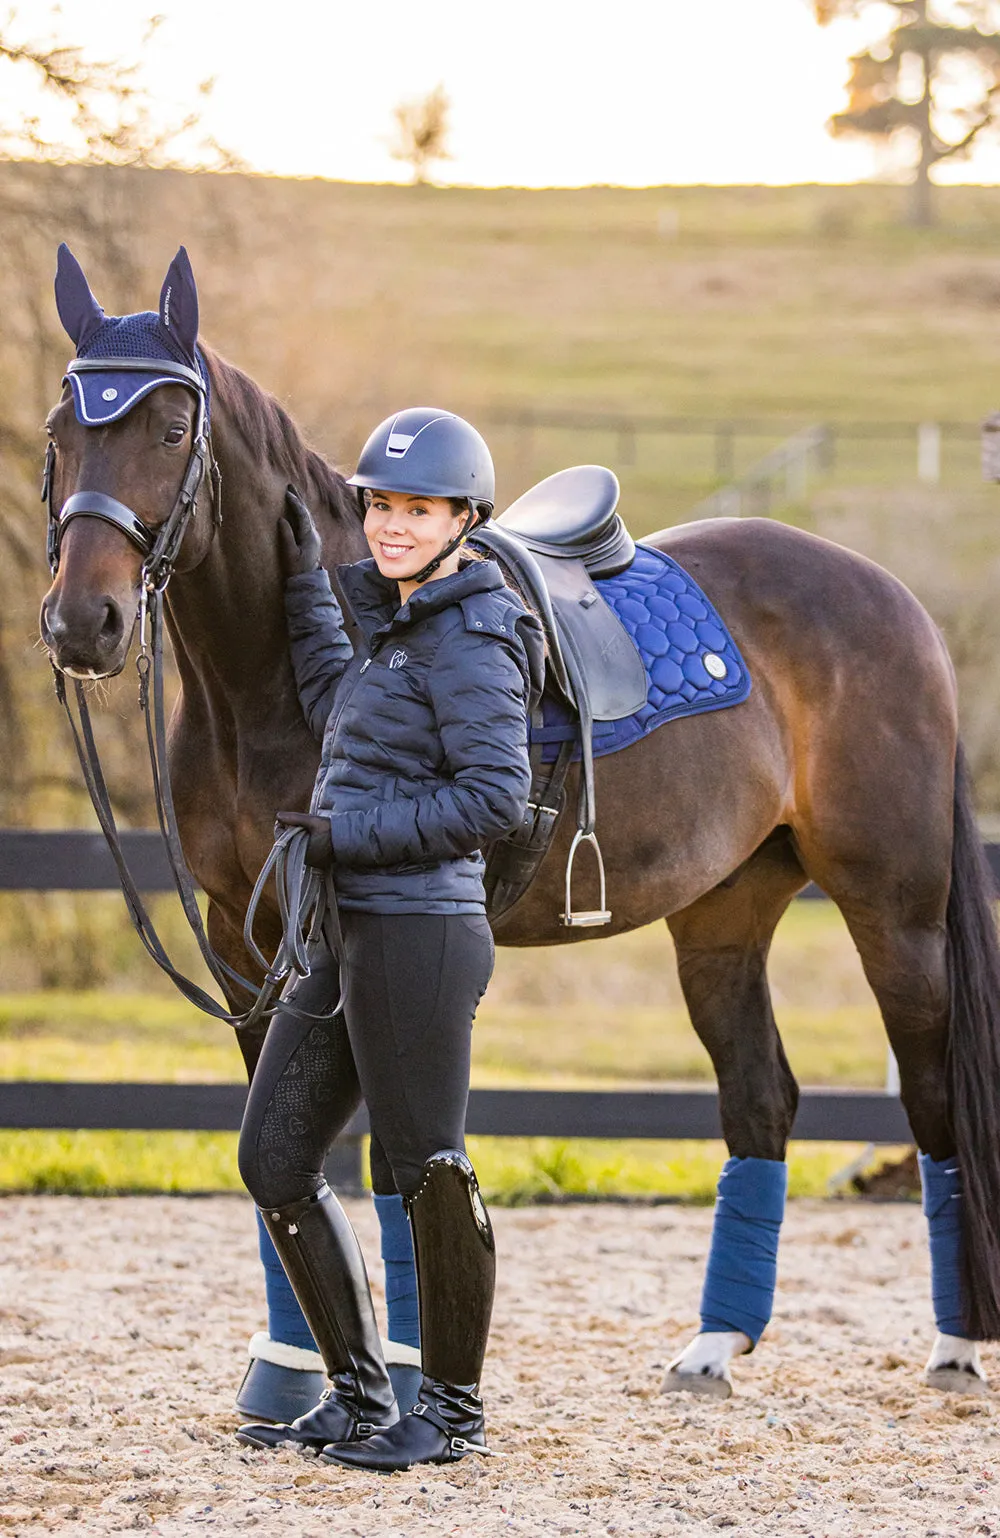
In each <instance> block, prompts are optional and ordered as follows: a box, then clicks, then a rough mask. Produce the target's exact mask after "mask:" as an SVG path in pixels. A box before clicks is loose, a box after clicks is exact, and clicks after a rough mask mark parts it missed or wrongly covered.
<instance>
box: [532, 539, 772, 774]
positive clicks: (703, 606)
mask: <svg viewBox="0 0 1000 1538" xmlns="http://www.w3.org/2000/svg"><path fill="white" fill-rule="evenodd" d="M595 586H596V587H597V589H598V591H599V592H600V594H601V597H602V598H604V599H605V600H606V602H607V603H608V604H610V606H611V608H612V609H614V611H615V613H616V614H617V616H618V618H619V619H620V620H621V622H622V624H623V625H624V627H625V629H626V630H627V631H628V633H629V635H630V636H631V638H632V640H633V642H634V643H635V646H636V648H637V650H638V652H639V655H640V656H641V657H642V661H643V665H644V667H645V669H646V677H647V679H648V683H649V687H648V691H647V694H646V703H645V704H644V705H643V706H642V708H641V709H640V710H637V711H636V713H635V714H634V715H631V716H625V717H624V718H623V719H622V720H620V721H596V722H595V723H594V756H595V758H599V757H601V756H602V755H603V754H605V753H617V752H618V751H619V750H620V749H621V748H627V747H629V746H630V745H631V744H632V743H633V742H638V740H639V738H640V737H645V736H646V735H647V733H649V732H652V731H655V729H656V727H658V726H663V725H664V723H665V722H667V721H673V720H674V719H675V718H676V717H678V716H694V715H698V714H700V712H702V711H706V710H725V709H726V707H727V706H729V705H740V704H742V702H743V701H744V700H745V699H746V697H747V695H748V694H749V693H750V688H751V683H750V674H749V672H748V671H747V667H746V663H745V662H744V661H743V658H742V657H741V656H740V653H739V650H738V648H737V646H736V643H735V641H734V640H733V638H732V636H731V635H730V634H729V631H728V630H727V629H726V626H725V625H724V624H723V622H722V620H721V619H720V617H719V615H718V613H717V611H716V610H715V608H714V607H713V605H712V604H711V603H710V602H709V600H708V599H707V598H706V597H705V594H704V593H703V592H702V590H701V588H700V587H699V586H698V584H697V582H695V581H694V579H693V578H692V577H690V576H689V575H688V573H687V572H686V571H685V570H684V568H683V567H682V566H678V564H677V562H676V561H674V560H672V559H671V557H670V556H669V555H664V554H663V552H662V551H661V550H654V549H653V547H652V546H651V545H642V544H639V545H637V546H636V554H635V560H634V561H633V562H632V565H631V566H630V567H629V568H628V570H627V571H623V572H621V573H620V575H619V576H617V577H607V578H604V579H602V580H601V581H599V582H597V583H596V584H595ZM542 714H543V718H544V723H545V724H544V726H543V727H542V728H541V729H538V728H535V729H534V730H533V731H532V739H533V740H534V741H536V742H538V741H541V742H543V743H544V744H545V749H546V750H545V752H544V754H543V757H544V758H545V759H546V760H549V761H551V759H553V758H554V757H555V755H556V752H557V745H558V744H559V743H560V742H565V741H567V740H568V739H569V738H571V737H572V736H574V735H575V727H574V725H573V723H572V722H571V721H570V720H569V717H568V714H567V712H566V710H565V707H564V706H563V705H562V704H561V702H560V701H559V700H555V699H550V697H549V696H548V695H546V696H545V699H544V701H543V705H542ZM573 757H574V758H579V757H580V749H579V747H577V748H576V749H575V751H574V754H573Z"/></svg>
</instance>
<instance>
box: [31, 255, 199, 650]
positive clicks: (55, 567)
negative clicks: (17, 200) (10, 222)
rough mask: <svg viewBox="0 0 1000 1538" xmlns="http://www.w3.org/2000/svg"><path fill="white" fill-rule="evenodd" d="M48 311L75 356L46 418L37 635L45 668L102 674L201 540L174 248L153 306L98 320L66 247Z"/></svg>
mask: <svg viewBox="0 0 1000 1538" xmlns="http://www.w3.org/2000/svg"><path fill="white" fill-rule="evenodd" d="M56 305H57V307H58V310H59V318H60V320H61V321H62V323H63V325H64V326H65V328H66V330H67V332H68V333H69V335H70V337H71V339H72V340H73V342H74V343H75V344H76V349H77V357H76V358H75V359H74V360H73V362H72V363H71V364H70V365H69V369H68V371H67V374H66V378H65V379H64V381H63V393H62V399H61V400H60V401H59V404H58V405H57V406H55V407H54V408H53V410H52V411H51V412H50V413H49V417H48V421H47V423H46V427H47V430H48V434H49V449H48V455H47V459H46V485H47V488H48V492H47V501H48V511H49V557H50V561H51V564H52V572H53V582H52V586H51V587H50V588H49V591H48V592H47V593H46V595H45V597H44V599H43V600H42V611H41V633H42V639H43V641H44V642H45V645H46V646H47V648H48V651H49V655H50V657H51V658H52V661H53V662H54V664H55V666H56V667H58V668H60V669H61V670H63V671H64V672H67V673H71V674H73V675H74V676H76V677H81V676H82V677H87V678H104V677H108V676H110V675H111V674H114V673H118V672H120V671H121V669H122V667H123V666H124V664H125V659H126V656H127V655H128V648H129V642H130V639H131V636H132V631H133V629H134V625H135V619H136V614H137V611H138V605H139V598H140V595H141V592H142V587H143V584H144V583H146V584H147V585H152V586H160V587H162V586H163V584H164V583H165V581H166V580H167V578H168V577H169V575H170V573H171V571H172V570H174V569H175V568H176V569H178V570H185V569H190V568H192V567H193V566H195V565H196V564H197V563H198V561H199V560H200V559H201V558H202V556H203V555H204V553H205V550H206V549H207V546H208V542H209V541H210V539H211V519H210V518H209V517H207V516H205V517H202V518H201V519H197V520H195V522H194V523H193V524H192V523H191V522H190V520H191V516H192V513H193V509H194V502H195V500H196V499H197V495H198V489H199V487H200V485H201V482H202V479H203V476H204V472H205V470H206V468H208V466H209V461H210V452H209V449H208V445H207V432H208V388H209V386H208V374H207V371H206V368H205V365H204V361H203V359H202V358H201V356H200V354H199V351H198V348H197V345H196V343H197V335H198V296H197V291H196V288H195V282H194V275H193V273H192V271H191V265H190V262H189V261H188V258H187V253H186V251H185V250H184V248H183V246H182V247H181V249H180V250H179V251H178V253H177V255H176V257H175V258H174V260H173V262H172V263H171V265H170V269H169V271H168V273H167V276H166V280H165V282H164V284H163V290H162V292H161V294H160V306H159V311H158V313H157V312H154V311H147V312H144V313H141V314H137V315H125V316H106V315H105V313H104V311H103V310H102V309H101V306H100V305H99V304H98V303H97V300H96V299H95V298H94V296H93V294H92V293H91V291H90V287H89V285H88V283H87V280H86V278H85V277H84V274H83V270H82V268H81V267H80V265H79V263H78V262H77V261H76V259H75V257H73V256H72V255H71V253H70V251H69V250H68V248H67V247H66V246H65V245H64V246H61V247H60V249H59V267H58V272H57V276H56ZM207 493H208V488H206V489H205V492H204V493H203V497H202V500H203V502H207V499H208V497H207Z"/></svg>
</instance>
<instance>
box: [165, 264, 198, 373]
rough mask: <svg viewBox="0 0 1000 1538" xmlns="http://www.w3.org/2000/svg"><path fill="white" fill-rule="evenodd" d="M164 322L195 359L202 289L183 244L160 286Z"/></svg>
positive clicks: (192, 360)
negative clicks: (199, 297) (199, 291)
mask: <svg viewBox="0 0 1000 1538" xmlns="http://www.w3.org/2000/svg"><path fill="white" fill-rule="evenodd" d="M160 323H161V325H162V326H163V328H164V330H165V331H167V332H169V334H170V336H172V337H173V339H174V341H175V342H176V343H177V344H178V345H179V346H180V348H181V350H182V351H183V352H184V353H185V354H186V355H187V356H188V357H189V358H190V359H191V362H192V363H193V362H194V361H195V351H194V348H195V343H196V342H197V340H198V290H197V288H196V287H195V281H194V273H193V272H192V271H191V263H190V261H189V260H188V254H187V252H186V251H185V249H184V247H183V246H180V247H179V248H178V251H177V255H176V256H175V257H174V259H173V261H172V262H171V263H170V266H169V267H168V268H167V276H166V277H165V278H164V280H163V287H162V289H161V290H160Z"/></svg>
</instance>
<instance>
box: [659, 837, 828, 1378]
mask: <svg viewBox="0 0 1000 1538" xmlns="http://www.w3.org/2000/svg"><path fill="white" fill-rule="evenodd" d="M804 879H805V878H804V876H803V874H802V871H801V869H800V868H799V866H798V864H797V862H796V860H795V858H794V855H793V854H792V853H791V850H790V848H789V847H788V846H787V845H786V844H785V843H784V842H783V841H781V840H777V841H776V842H775V843H774V844H771V845H768V846H765V848H764V849H762V850H760V851H758V854H757V855H756V856H755V857H754V859H753V860H752V861H751V862H750V864H749V865H748V866H747V867H746V869H745V870H744V871H743V872H742V873H741V875H740V876H739V878H738V879H737V880H736V881H735V882H734V883H733V885H732V886H729V887H720V888H717V889H716V890H715V891H714V892H710V893H708V894H707V895H706V896H705V897H703V898H701V899H700V900H699V901H698V902H697V903H695V904H694V905H693V906H692V907H691V908H688V909H686V910H685V911H684V912H683V913H680V914H677V915H675V916H674V917H672V918H671V919H670V920H669V924H670V929H671V933H672V934H673V937H674V940H675V943H676V946H677V961H678V968H679V971H680V978H681V985H682V987H683V989H684V997H685V999H686V1001H687V1006H688V1010H689V1012H690V1015H691V1020H692V1023H693V1025H694V1028H695V1030H696V1031H697V1033H698V1036H699V1037H700V1039H701V1041H702V1042H703V1043H704V1045H705V1047H706V1049H707V1050H708V1053H709V1056H710V1057H711V1059H712V1063H713V1065H714V1067H715V1071H716V1075H717V1077H718V1081H719V1107H720V1113H721V1118H722V1127H723V1134H724V1136H725V1139H726V1144H727V1146H728V1148H729V1152H730V1155H731V1157H730V1158H729V1159H728V1160H727V1162H726V1164H725V1166H724V1168H723V1172H722V1175H721V1177H720V1179H719V1191H718V1201H717V1203H716V1209H715V1221H714V1225H713V1232H712V1244H711V1250H710V1254H709V1261H708V1268H707V1271H706V1275H705V1284H704V1288H703V1291H702V1300H701V1329H700V1330H699V1332H698V1334H697V1335H696V1336H695V1337H694V1339H693V1340H692V1341H691V1342H690V1344H689V1345H688V1346H687V1347H686V1348H685V1349H684V1350H683V1351H682V1352H681V1353H680V1355H679V1356H678V1357H676V1358H675V1360H674V1361H672V1362H671V1363H670V1366H669V1368H668V1369H667V1375H666V1378H665V1380H664V1384H663V1389H664V1392H674V1391H676V1390H679V1389H690V1390H693V1391H694V1392H696V1393H702V1394H710V1395H713V1396H715V1397H718V1398H727V1397H728V1396H729V1395H730V1394H731V1393H732V1376H731V1372H730V1363H731V1362H732V1360H733V1358H734V1357H736V1356H740V1355H742V1354H743V1353H744V1352H747V1351H751V1350H752V1349H753V1347H754V1346H755V1345H756V1343H757V1341H758V1340H759V1338H760V1336H761V1334H762V1332H763V1330H764V1328H765V1326H766V1325H767V1322H768V1320H769V1318H770V1314H771V1307H772V1304H773V1300H774V1285H775V1275H776V1268H777V1249H778V1235H779V1231H780V1226H781V1219H782V1216H783V1214H784V1203H785V1190H786V1183H787V1171H786V1167H785V1162H784V1160H785V1148H786V1145H787V1142H788V1135H789V1133H790V1131H791V1127H792V1121H793V1118H794V1116H795V1108H796V1105H797V1102H798V1088H797V1085H796V1083H795V1080H794V1078H793V1076H792V1072H791V1069H790V1068H789V1066H788V1062H787V1060H786V1058H785V1054H784V1051H783V1049H782V1045H781V1041H780V1038H779V1036H778V1031H777V1027H776V1025H775V1022H774V1015H773V1013H772V1010H771V999H770V993H769V991H768V986H767V976H766V971H765V968H766V962H767V953H768V949H769V946H770V941H771V935H772V934H773V932H774V927H775V925H776V924H777V922H778V919H779V918H780V916H781V914H782V913H783V912H784V909H785V907H786V906H787V904H788V902H789V900H790V898H791V897H792V895H793V894H794V893H795V891H797V890H798V889H799V888H800V887H801V886H802V885H803V884H804Z"/></svg>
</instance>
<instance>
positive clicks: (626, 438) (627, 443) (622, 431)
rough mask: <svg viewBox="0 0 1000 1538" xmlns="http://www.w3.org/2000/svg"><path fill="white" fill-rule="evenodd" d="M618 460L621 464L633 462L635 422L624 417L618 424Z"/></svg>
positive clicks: (631, 463)
mask: <svg viewBox="0 0 1000 1538" xmlns="http://www.w3.org/2000/svg"><path fill="white" fill-rule="evenodd" d="M618 460H619V463H620V464H623V465H634V464H635V423H634V422H629V421H626V420H625V419H624V418H623V419H622V421H621V422H620V423H619V425H618Z"/></svg>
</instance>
